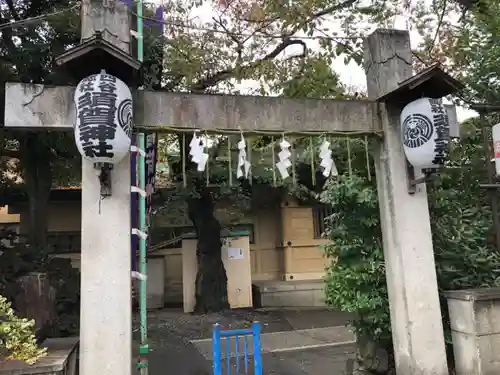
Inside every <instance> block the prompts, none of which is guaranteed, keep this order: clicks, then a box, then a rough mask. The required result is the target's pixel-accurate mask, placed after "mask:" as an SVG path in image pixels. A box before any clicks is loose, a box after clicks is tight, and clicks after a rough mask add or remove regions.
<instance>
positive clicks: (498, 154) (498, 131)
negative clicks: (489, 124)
mask: <svg viewBox="0 0 500 375" xmlns="http://www.w3.org/2000/svg"><path fill="white" fill-rule="evenodd" d="M492 137H493V152H494V153H495V170H496V173H497V176H500V124H496V125H495V126H493V129H492Z"/></svg>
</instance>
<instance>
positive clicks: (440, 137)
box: [401, 98, 450, 169]
mask: <svg viewBox="0 0 500 375" xmlns="http://www.w3.org/2000/svg"><path fill="white" fill-rule="evenodd" d="M401 138H402V143H403V148H404V151H405V154H406V158H407V159H408V161H409V162H410V164H411V165H413V167H414V168H416V169H435V168H439V167H442V166H443V165H444V163H445V161H446V158H447V156H448V143H449V141H450V123H449V119H448V114H447V112H446V108H445V106H444V105H443V101H442V100H441V99H430V98H421V99H417V100H415V101H413V102H411V103H410V104H408V105H407V106H406V107H404V108H403V111H402V113H401Z"/></svg>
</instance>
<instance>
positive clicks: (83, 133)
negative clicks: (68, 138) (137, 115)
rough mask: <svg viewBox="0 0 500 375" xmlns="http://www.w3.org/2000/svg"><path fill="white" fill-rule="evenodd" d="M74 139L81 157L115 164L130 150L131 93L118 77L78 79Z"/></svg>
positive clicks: (96, 76) (93, 76) (105, 76)
mask: <svg viewBox="0 0 500 375" xmlns="http://www.w3.org/2000/svg"><path fill="white" fill-rule="evenodd" d="M74 101H75V106H76V124H75V141H76V145H77V147H78V151H79V152H80V154H82V156H83V158H85V159H87V160H90V161H92V162H94V163H110V164H116V163H118V162H119V161H120V160H122V159H123V157H124V156H125V155H126V154H127V153H128V152H129V151H130V144H131V135H132V118H133V112H132V94H131V92H130V89H129V88H128V86H127V85H126V84H125V83H124V82H123V81H121V80H119V79H118V78H116V77H114V76H112V75H109V74H106V73H105V72H104V71H103V72H101V73H100V74H94V75H91V76H89V77H86V78H84V79H82V80H81V81H80V83H79V84H78V86H76V90H75V96H74Z"/></svg>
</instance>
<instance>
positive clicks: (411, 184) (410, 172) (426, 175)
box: [406, 161, 436, 195]
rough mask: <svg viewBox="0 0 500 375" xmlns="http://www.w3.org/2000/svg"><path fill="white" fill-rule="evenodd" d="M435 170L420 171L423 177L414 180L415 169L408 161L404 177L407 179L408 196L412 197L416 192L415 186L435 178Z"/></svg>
mask: <svg viewBox="0 0 500 375" xmlns="http://www.w3.org/2000/svg"><path fill="white" fill-rule="evenodd" d="M435 172H436V169H432V168H429V169H422V173H423V176H422V177H419V178H415V169H414V168H413V165H411V164H410V163H409V162H408V161H407V162H406V176H407V179H408V194H410V195H413V194H415V193H416V192H417V185H420V184H424V183H426V182H427V181H430V180H431V179H432V178H433V177H434V176H435Z"/></svg>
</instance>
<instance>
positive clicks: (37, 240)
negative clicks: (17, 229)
mask: <svg viewBox="0 0 500 375" xmlns="http://www.w3.org/2000/svg"><path fill="white" fill-rule="evenodd" d="M21 142H22V144H21V150H20V151H21V165H22V169H23V179H24V184H25V186H26V192H27V194H28V205H29V224H30V225H29V233H28V240H29V244H30V245H31V246H32V247H33V248H37V249H40V250H46V248H47V225H48V208H49V199H50V190H51V188H52V173H51V172H52V171H51V167H50V162H51V157H52V155H51V151H50V149H49V148H47V147H46V146H45V145H44V144H43V142H40V139H39V137H38V136H37V134H34V133H29V134H27V135H26V136H25V137H24V139H23V140H22V141H21Z"/></svg>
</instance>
